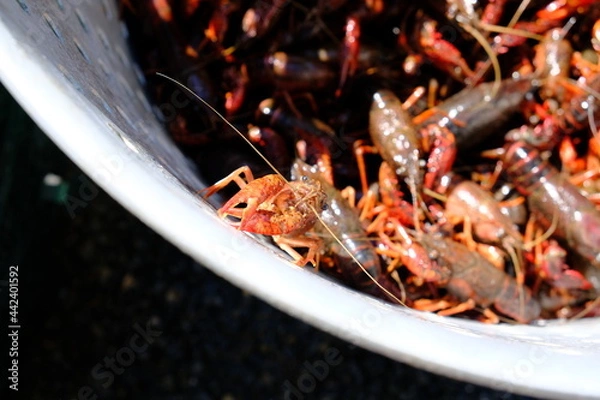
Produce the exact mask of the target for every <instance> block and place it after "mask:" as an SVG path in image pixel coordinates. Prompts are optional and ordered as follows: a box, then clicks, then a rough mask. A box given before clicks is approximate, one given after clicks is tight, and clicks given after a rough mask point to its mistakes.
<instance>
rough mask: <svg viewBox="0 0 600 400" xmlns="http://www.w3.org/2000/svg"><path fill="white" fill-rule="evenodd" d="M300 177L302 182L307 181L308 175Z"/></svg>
mask: <svg viewBox="0 0 600 400" xmlns="http://www.w3.org/2000/svg"><path fill="white" fill-rule="evenodd" d="M300 179H302V182H306V181H308V176H306V175H302V178H300Z"/></svg>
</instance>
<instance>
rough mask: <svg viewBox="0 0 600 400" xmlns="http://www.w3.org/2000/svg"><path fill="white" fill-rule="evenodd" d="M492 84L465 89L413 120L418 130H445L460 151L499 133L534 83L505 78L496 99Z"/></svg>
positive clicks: (516, 110)
mask: <svg viewBox="0 0 600 400" xmlns="http://www.w3.org/2000/svg"><path fill="white" fill-rule="evenodd" d="M494 85H495V83H493V82H490V83H482V84H479V85H477V86H474V87H467V88H465V89H463V90H461V91H460V92H458V93H457V94H455V95H454V96H452V97H450V98H448V99H446V100H445V101H443V102H442V103H440V104H438V105H436V106H435V107H434V108H432V109H429V110H427V111H425V112H424V113H422V114H420V115H419V116H417V117H416V118H415V123H416V124H417V127H419V128H426V127H427V126H428V125H431V124H435V125H440V126H444V127H446V128H448V129H449V130H450V131H451V132H452V133H453V134H454V137H455V139H456V147H457V149H458V151H459V152H465V151H467V150H469V149H471V148H473V147H475V146H477V145H479V144H481V143H482V142H483V141H485V140H486V139H487V138H489V137H492V136H493V135H494V134H496V133H498V132H501V131H502V130H504V128H505V127H506V126H507V125H509V124H510V123H511V121H512V119H513V117H514V115H516V114H518V113H520V112H521V108H522V105H523V103H524V102H525V100H526V99H527V97H528V95H529V94H530V93H532V92H533V91H534V89H535V87H534V85H533V80H532V79H530V78H523V79H506V80H503V81H501V82H500V86H499V89H498V92H497V94H496V96H494V97H493V98H489V97H490V94H491V93H492V91H493V89H494Z"/></svg>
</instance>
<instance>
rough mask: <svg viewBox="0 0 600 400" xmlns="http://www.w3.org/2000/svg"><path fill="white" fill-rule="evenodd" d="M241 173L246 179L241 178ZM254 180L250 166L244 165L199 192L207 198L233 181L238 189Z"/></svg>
mask: <svg viewBox="0 0 600 400" xmlns="http://www.w3.org/2000/svg"><path fill="white" fill-rule="evenodd" d="M242 174H244V176H245V177H246V180H244V179H242ZM253 180H254V175H252V171H251V170H250V167H248V166H246V165H244V166H242V167H239V168H238V169H236V170H235V171H233V172H232V173H230V174H229V175H227V176H226V177H225V178H223V179H221V180H220V181H218V182H217V183H215V184H214V185H212V186H209V187H207V188H206V189H202V190H200V192H201V193H203V194H204V197H205V198H209V197H210V196H212V195H213V194H215V193H217V192H218V191H219V190H222V189H223V188H224V187H225V186H227V185H229V184H230V183H231V182H235V183H236V184H237V185H238V186H239V187H240V189H243V188H244V187H246V185H247V184H248V183H250V182H252V181H253Z"/></svg>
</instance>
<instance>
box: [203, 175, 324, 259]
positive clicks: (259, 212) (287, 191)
mask: <svg viewBox="0 0 600 400" xmlns="http://www.w3.org/2000/svg"><path fill="white" fill-rule="evenodd" d="M242 174H244V175H245V177H246V180H244V179H242V177H241V175H242ZM231 182H235V183H236V184H237V185H238V186H239V187H240V191H239V192H238V193H237V194H235V195H234V196H233V197H232V198H231V199H229V200H228V201H227V202H226V203H225V204H224V205H223V206H222V207H221V208H219V210H218V211H217V213H218V215H219V217H221V218H226V217H233V218H234V221H230V224H231V225H232V226H233V227H235V228H236V229H238V230H241V231H245V232H251V233H258V234H261V235H269V236H273V240H274V241H275V243H277V244H278V245H279V247H281V248H282V249H283V250H284V251H285V252H287V253H288V254H289V255H290V256H291V257H292V258H293V259H294V260H295V262H296V263H297V264H298V265H304V264H306V263H308V262H310V263H312V264H313V265H316V255H317V254H318V249H319V246H320V242H319V240H316V239H312V238H309V237H306V236H304V233H306V232H307V231H308V230H309V229H311V228H312V227H313V226H314V225H315V223H316V221H317V219H318V218H317V214H316V212H318V211H319V210H321V207H322V205H323V203H324V201H325V198H326V195H325V192H323V190H322V189H321V184H320V183H319V182H318V181H315V180H311V179H309V178H308V177H305V178H303V179H301V180H299V181H292V182H287V181H286V180H285V179H284V178H283V177H282V176H281V175H278V174H270V175H265V176H263V177H261V178H258V179H254V177H253V175H252V172H251V171H250V168H248V167H246V166H244V167H240V168H238V169H236V170H235V171H233V172H232V173H231V174H229V175H228V176H226V177H225V178H223V179H221V180H220V181H219V182H217V183H215V184H214V185H212V186H210V187H208V188H206V189H205V190H204V194H205V197H209V196H212V195H213V194H214V193H216V192H217V191H219V190H221V189H223V188H224V187H225V186H227V185H228V184H229V183H231ZM240 205H245V207H239V206H240ZM294 247H307V248H308V254H307V255H306V256H304V257H303V256H301V255H300V254H299V253H298V252H297V251H295V250H294V249H293V248H294Z"/></svg>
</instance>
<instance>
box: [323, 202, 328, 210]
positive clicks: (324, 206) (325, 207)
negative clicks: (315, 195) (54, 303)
mask: <svg viewBox="0 0 600 400" xmlns="http://www.w3.org/2000/svg"><path fill="white" fill-rule="evenodd" d="M327 210H329V204H327V203H323V205H322V206H321V211H327Z"/></svg>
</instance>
